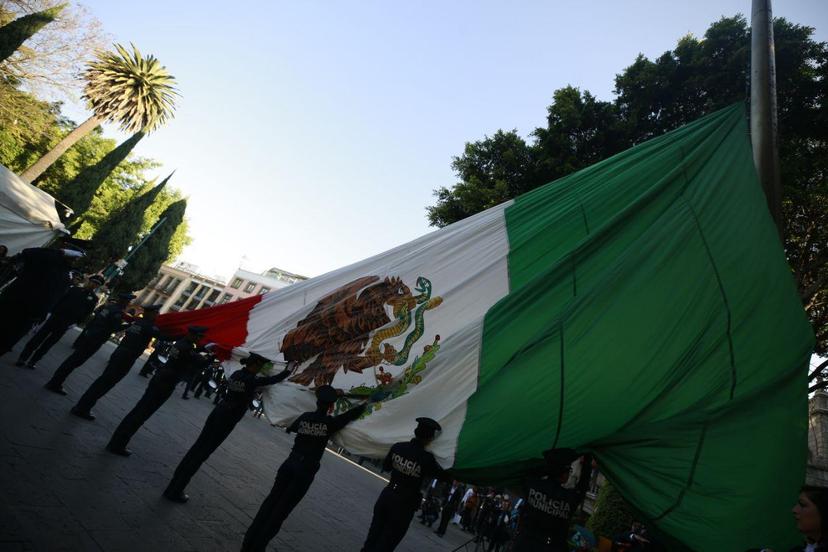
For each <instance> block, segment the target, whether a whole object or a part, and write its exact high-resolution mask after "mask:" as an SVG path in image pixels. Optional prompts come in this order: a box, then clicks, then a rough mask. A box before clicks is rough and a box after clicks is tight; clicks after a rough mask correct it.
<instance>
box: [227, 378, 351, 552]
mask: <svg viewBox="0 0 828 552" xmlns="http://www.w3.org/2000/svg"><path fill="white" fill-rule="evenodd" d="M338 396H339V394H338V392H337V391H336V389H334V388H333V387H331V386H330V385H321V386H319V387H317V388H316V410H315V411H313V412H305V413H304V414H302V415H300V416H299V417H298V418H296V420H294V421H293V423H292V424H290V426H288V428H287V432H288V433H296V439H294V441H293V449H292V450H291V451H290V455H289V456H288V457H287V459H286V460H285V461H284V462H283V463H282V465H281V466H280V467H279V471H278V472H277V473H276V481H275V482H274V483H273V489H271V491H270V494H269V495H267V498H265V500H264V502H263V503H262V505H261V507H260V508H259V511H258V512H257V513H256V517H255V518H253V523H252V524H251V525H250V527H249V528H248V529H247V533H245V535H244V542H243V543H242V548H241V551H242V552H264V551H265V550H266V549H267V544H268V543H269V542H270V541H271V540H272V539H273V537H275V536H276V534H277V533H278V532H279V529H280V528H281V527H282V523H283V522H284V521H285V519H287V517H288V515H290V512H291V511H293V509H294V508H295V507H296V505H297V504H299V501H300V500H302V497H303V496H305V493H307V492H308V489H309V488H310V486H311V483H313V478H314V477H315V476H316V472H317V471H319V461H320V460H321V459H322V455H323V454H324V453H325V445H327V443H328V439H330V438H331V437H332V436H333V435H334V434H335V433H336V432H337V431H339V430H341V429H342V428H344V427H345V426H346V425H348V424H349V423H350V422H352V421H354V420H356V419H357V418H359V417H360V416H361V415H362V413H363V412H364V411H365V407H366V405H365V404H361V405H359V406H356V407H354V408H352V409H350V410H348V411H347V412H344V413H343V414H340V415H339V416H329V415H328V412H329V411H330V409H331V408H332V407H333V405H334V403H335V402H336V399H337V398H338Z"/></svg>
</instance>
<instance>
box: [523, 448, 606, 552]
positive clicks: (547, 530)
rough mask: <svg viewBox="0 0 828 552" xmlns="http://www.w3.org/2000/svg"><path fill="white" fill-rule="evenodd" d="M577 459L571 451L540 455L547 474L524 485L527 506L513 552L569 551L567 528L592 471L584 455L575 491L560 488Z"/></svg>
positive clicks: (553, 450)
mask: <svg viewBox="0 0 828 552" xmlns="http://www.w3.org/2000/svg"><path fill="white" fill-rule="evenodd" d="M578 456H580V455H579V454H578V453H577V452H575V451H574V450H572V449H549V450H547V451H545V452H544V453H543V457H544V460H545V461H546V466H545V468H546V469H545V471H546V473H545V474H544V475H542V476H536V477H530V478H529V479H528V480H527V482H526V505H525V506H524V510H523V513H522V514H521V525H520V531H519V533H518V536H517V539H516V540H515V544H514V546H513V548H512V550H513V551H514V552H567V551H568V550H569V548H568V546H567V544H566V540H567V537H568V536H569V524H570V521H571V520H572V516H573V515H575V510H576V509H577V508H578V505H579V504H580V503H581V501H583V499H584V495H585V494H586V490H587V486H588V485H589V480H590V474H591V471H592V457H591V456H590V455H586V456H584V458H583V463H582V468H581V476H580V479H579V480H578V484H577V486H576V488H575V489H567V488H564V487H563V484H564V483H566V481H567V480H568V479H569V474H570V471H571V469H572V467H571V466H572V463H573V462H575V460H577V458H578Z"/></svg>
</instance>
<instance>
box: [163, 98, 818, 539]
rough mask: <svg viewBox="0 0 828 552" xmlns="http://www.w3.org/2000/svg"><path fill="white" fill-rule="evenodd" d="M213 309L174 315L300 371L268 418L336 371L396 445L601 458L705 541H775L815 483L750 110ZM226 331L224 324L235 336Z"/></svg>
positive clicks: (790, 294)
mask: <svg viewBox="0 0 828 552" xmlns="http://www.w3.org/2000/svg"><path fill="white" fill-rule="evenodd" d="M255 299H256V300H255V301H248V303H244V304H242V305H239V306H237V307H235V310H231V309H229V308H228V309H227V311H226V312H225V313H222V311H219V309H224V308H227V307H232V305H233V304H231V305H225V306H222V307H217V308H213V309H205V310H204V311H193V312H190V313H176V314H169V315H164V316H161V317H159V323H160V324H161V325H163V326H165V327H166V328H168V329H174V328H177V327H178V328H179V329H180V327H182V326H183V324H184V322H183V321H184V320H186V321H187V323H197V324H200V325H206V326H208V327H209V328H210V330H209V331H208V334H207V335H208V340H210V341H219V342H222V345H224V346H226V347H228V348H233V347H238V348H240V350H247V351H255V352H257V353H259V354H262V355H264V356H267V357H269V358H272V359H274V360H277V361H279V362H284V363H290V366H291V367H295V368H296V369H295V372H294V374H293V375H292V376H291V378H289V380H288V383H286V384H280V385H277V386H272V387H270V388H268V390H267V392H266V393H267V394H266V413H267V416H268V418H269V419H270V421H271V422H273V423H280V424H286V423H288V422H289V421H291V420H292V419H293V418H294V417H295V416H296V415H298V414H299V413H300V412H302V411H304V410H309V409H311V408H312V405H313V402H314V400H313V393H312V390H313V388H314V387H315V386H318V385H321V384H323V383H331V384H332V385H334V386H336V387H339V388H342V389H343V390H345V391H346V392H347V393H346V395H345V396H344V397H343V398H342V399H341V400H340V401H339V402H338V403H337V405H336V408H337V410H344V409H346V408H348V407H349V406H351V405H353V404H356V403H357V402H359V401H360V400H361V399H363V398H367V397H373V398H374V399H379V401H378V402H375V403H373V404H372V406H371V407H370V408H369V409H368V411H367V412H366V414H365V415H364V416H363V418H362V419H360V420H358V421H357V422H355V423H353V424H352V425H350V426H349V427H348V428H346V429H345V430H344V431H342V432H341V433H340V434H339V437H338V439H339V443H340V444H341V445H343V446H344V447H346V448H347V449H348V450H349V451H351V452H352V453H355V454H361V455H366V456H375V457H378V456H382V455H384V454H385V453H386V452H387V450H388V448H389V447H390V445H391V444H393V443H394V442H396V441H400V440H404V439H407V438H409V437H410V435H411V433H412V430H413V428H414V418H416V417H418V416H429V417H431V418H434V419H436V420H437V421H439V422H440V423H441V425H442V426H443V428H444V431H443V433H442V434H441V435H440V437H439V439H438V440H437V441H435V443H434V444H433V446H432V450H433V451H434V452H435V455H436V456H437V457H438V460H440V462H441V463H442V464H443V465H444V466H445V467H452V468H453V469H454V470H455V471H456V473H457V474H458V476H459V477H461V478H465V479H467V480H473V481H481V482H483V481H487V482H515V481H517V480H519V479H520V478H521V477H522V476H523V474H525V473H526V470H527V469H529V468H531V467H532V466H535V465H537V464H538V463H539V462H540V458H541V451H543V450H545V449H547V448H549V447H552V446H559V447H573V448H577V449H579V450H590V451H593V452H594V453H595V455H596V457H597V458H598V462H599V465H600V468H601V470H602V471H603V472H604V473H606V474H607V475H608V476H609V478H610V479H611V480H612V481H613V482H614V483H615V484H616V486H617V487H618V488H619V490H620V491H621V492H622V494H623V495H624V496H625V498H627V500H628V501H630V502H631V504H633V506H634V507H635V508H636V509H637V510H638V511H639V512H640V513H641V515H642V516H643V517H644V518H645V519H648V520H651V521H653V522H654V523H655V524H656V526H657V527H658V528H659V529H660V530H662V531H663V532H664V533H666V534H668V535H670V537H671V538H673V539H675V542H676V543H679V544H680V545H683V546H685V547H688V548H691V549H695V550H741V549H747V548H750V547H763V546H773V547H780V548H781V547H782V546H784V545H788V546H790V544H788V543H789V542H791V541H789V540H788V539H790V538H795V537H794V535H793V534H792V530H793V529H792V523H791V522H790V518H789V515H788V513H787V512H788V510H789V507H790V504H791V503H792V502H793V501H794V500H795V498H796V491H797V488H798V486H799V485H800V484H801V483H802V482H803V480H804V469H805V461H806V453H807V444H806V429H807V427H806V426H807V384H806V374H807V370H806V367H807V364H808V358H809V355H810V351H811V348H812V345H813V335H812V332H811V330H810V327H809V324H808V321H807V319H806V317H805V314H804V312H803V310H802V307H801V305H800V303H799V300H798V297H797V294H796V290H795V287H794V284H793V279H792V277H791V274H790V271H789V269H788V267H787V264H786V262H785V257H784V254H783V251H782V247H781V245H780V243H779V239H778V237H777V234H776V230H775V228H774V225H773V222H772V220H771V218H770V216H769V214H768V212H767V207H766V204H765V199H764V196H763V194H762V191H761V189H760V187H759V183H758V179H757V177H756V174H755V170H754V168H753V164H752V157H751V151H750V145H749V142H748V137H747V125H746V122H745V117H744V107H743V106H741V105H735V106H732V107H730V108H727V109H724V110H722V111H718V112H716V113H713V114H711V115H708V116H707V117H704V118H702V119H700V120H698V121H696V122H694V123H691V124H689V125H686V126H684V127H681V128H679V129H677V130H675V131H673V132H671V133H668V134H665V135H664V136H661V137H659V138H655V139H653V140H650V141H648V142H646V143H643V144H641V145H639V146H636V147H634V148H632V149H630V150H628V151H625V152H622V153H620V154H618V155H616V156H613V157H611V158H609V159H607V160H605V161H603V162H601V163H598V164H596V165H594V166H592V167H589V168H587V169H585V170H582V171H579V172H577V173H574V174H572V175H570V176H568V177H565V178H563V179H560V180H558V181H555V182H552V183H550V184H547V185H546V186H542V187H540V188H538V189H536V190H534V191H532V192H530V193H528V194H525V195H523V196H521V197H519V198H517V199H516V200H514V201H510V202H507V203H505V204H503V205H500V206H497V207H494V208H492V209H489V210H487V211H484V212H482V213H479V214H477V215H475V216H473V217H469V218H468V219H465V220H463V221H460V222H458V223H455V224H453V225H450V226H448V227H446V228H443V229H440V230H437V231H435V232H432V233H430V234H428V235H426V236H423V237H421V238H419V239H417V240H414V241H412V242H410V243H408V244H405V245H402V246H400V247H397V248H395V249H392V250H390V251H387V252H385V253H382V254H380V255H377V256H375V257H372V258H370V259H366V260H364V261H361V262H359V263H356V264H353V265H351V266H348V267H345V268H342V269H340V270H336V271H334V272H331V273H328V274H325V275H323V276H320V277H318V278H313V279H310V280H308V281H305V282H301V283H298V284H295V285H292V286H290V287H288V288H284V289H280V290H277V291H273V292H270V293H268V294H266V295H264V296H263V297H261V300H258V299H259V298H255ZM230 328H232V330H230Z"/></svg>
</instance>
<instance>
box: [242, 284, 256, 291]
mask: <svg viewBox="0 0 828 552" xmlns="http://www.w3.org/2000/svg"><path fill="white" fill-rule="evenodd" d="M254 289H256V283H255V282H247V285H246V286H245V287H244V291H246V292H247V293H253V290H254Z"/></svg>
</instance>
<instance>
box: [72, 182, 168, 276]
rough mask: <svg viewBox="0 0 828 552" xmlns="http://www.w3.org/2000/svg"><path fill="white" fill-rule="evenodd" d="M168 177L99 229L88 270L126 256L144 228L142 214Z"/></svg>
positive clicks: (122, 208) (133, 200)
mask: <svg viewBox="0 0 828 552" xmlns="http://www.w3.org/2000/svg"><path fill="white" fill-rule="evenodd" d="M171 176H172V175H170V176H168V177H167V178H165V179H164V181H163V182H161V184H159V185H157V186H154V187H152V188H151V189H150V190H148V191H146V192H144V193H142V194H140V195H138V196H136V197H135V198H133V199H132V200H130V201H129V203H127V204H126V205H124V206H123V207H121V208H120V209H119V210H117V211H116V212H115V213H113V214H112V216H110V217H109V218H108V219H107V220H106V221H105V222H104V223H103V224H102V225H101V226H100V228H98V231H97V232H95V235H94V236H93V237H92V247H91V250H90V251H89V257H88V261H87V263H88V265H89V267H90V268H93V269H94V268H97V269H98V270H103V269H104V268H106V267H107V266H109V265H110V264H111V263H113V262H115V261H117V260H118V259H121V258H123V257H124V255H126V254H127V251H128V250H129V246H130V245H133V244H134V243H135V242H136V241H138V240H137V238H138V234H139V233H140V232H141V227H142V226H143V225H144V213H145V211H146V210H147V209H148V208H149V206H150V205H152V203H153V202H154V201H155V198H156V197H158V194H159V193H160V192H161V190H163V189H164V186H166V184H167V181H168V180H169V179H170V177H171Z"/></svg>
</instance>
